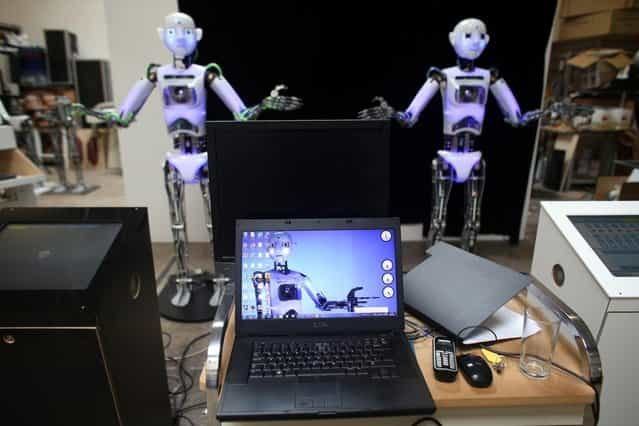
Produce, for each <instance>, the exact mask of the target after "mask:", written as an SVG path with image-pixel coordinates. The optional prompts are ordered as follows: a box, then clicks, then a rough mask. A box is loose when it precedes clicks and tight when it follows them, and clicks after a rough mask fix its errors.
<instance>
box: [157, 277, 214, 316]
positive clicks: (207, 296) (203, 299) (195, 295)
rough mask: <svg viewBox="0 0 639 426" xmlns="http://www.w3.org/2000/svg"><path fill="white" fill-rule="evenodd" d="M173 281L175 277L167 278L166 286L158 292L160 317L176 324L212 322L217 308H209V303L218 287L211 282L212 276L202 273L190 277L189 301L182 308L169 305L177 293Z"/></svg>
mask: <svg viewBox="0 0 639 426" xmlns="http://www.w3.org/2000/svg"><path fill="white" fill-rule="evenodd" d="M175 279H176V276H175V275H171V276H169V278H168V282H167V284H166V286H165V287H164V288H163V289H162V291H161V292H160V295H159V302H160V315H161V316H162V317H164V318H166V319H168V320H171V321H176V322H205V321H212V320H213V318H214V317H215V311H216V310H217V306H211V305H210V301H211V297H213V294H214V293H215V290H216V288H217V287H218V285H217V284H215V282H214V281H213V275H211V274H209V273H203V274H198V275H195V276H193V277H192V279H193V283H192V284H191V286H192V287H191V300H190V302H189V304H188V305H186V306H184V307H177V306H174V305H173V304H172V303H171V299H172V298H173V296H175V293H176V292H177V288H176V284H175Z"/></svg>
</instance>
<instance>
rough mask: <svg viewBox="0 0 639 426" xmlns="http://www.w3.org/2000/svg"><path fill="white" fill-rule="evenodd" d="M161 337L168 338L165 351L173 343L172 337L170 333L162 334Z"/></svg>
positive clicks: (164, 332)
mask: <svg viewBox="0 0 639 426" xmlns="http://www.w3.org/2000/svg"><path fill="white" fill-rule="evenodd" d="M162 336H167V337H168V338H169V341H168V342H167V343H166V344H165V345H164V350H167V349H168V348H169V346H171V343H172V342H173V336H171V333H167V332H166V331H163V332H162Z"/></svg>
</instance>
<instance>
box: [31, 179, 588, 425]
mask: <svg viewBox="0 0 639 426" xmlns="http://www.w3.org/2000/svg"><path fill="white" fill-rule="evenodd" d="M86 179H87V182H89V183H91V184H97V185H100V186H101V187H100V189H98V190H97V191H95V192H93V193H90V194H88V195H85V196H76V195H44V196H41V197H40V198H39V205H40V206H109V207H114V206H124V205H126V201H125V198H124V185H123V182H122V178H121V177H120V176H117V175H114V174H111V173H108V172H105V171H87V172H86ZM533 197H542V198H544V199H548V198H556V196H555V195H554V194H550V193H543V192H539V191H536V192H534V193H533ZM588 198H589V195H588V194H584V193H582V192H573V193H567V194H563V195H562V199H571V200H577V199H588ZM538 217H539V198H533V200H532V201H531V203H530V210H529V216H528V224H527V225H526V232H525V238H524V240H522V241H521V242H520V243H519V244H517V245H511V244H510V243H509V242H508V241H479V242H478V243H477V254H479V255H480V256H483V257H486V258H488V259H491V260H493V261H495V262H497V263H500V264H502V265H504V266H507V267H510V268H512V269H514V270H517V271H521V272H529V271H530V266H531V261H532V254H533V249H534V240H535V235H536V232H537V220H538ZM425 249H426V243H425V242H409V243H404V244H403V245H402V256H403V264H404V268H405V270H410V269H411V268H413V267H414V266H415V265H417V264H419V263H420V262H421V261H422V260H423V259H424V257H425V256H424V252H425ZM173 253H174V250H173V245H172V244H171V243H154V244H153V259H154V264H155V269H156V275H157V276H159V275H160V274H162V273H165V272H167V271H168V272H169V273H170V272H172V271H173V270H174V266H173V267H171V268H167V265H169V264H170V262H171V259H172V257H173ZM211 259H212V252H211V248H210V246H209V244H207V243H192V244H190V245H189V265H190V267H191V268H202V269H206V270H211V269H212V268H213V265H212V260H211ZM163 284H164V283H163V282H158V285H160V286H162V285H163ZM161 321H162V329H163V330H164V331H165V332H167V333H169V334H170V335H171V338H172V341H171V344H170V346H169V347H168V348H167V350H166V353H167V357H177V356H180V355H181V351H182V350H183V348H184V347H185V346H186V345H187V344H188V342H189V341H190V340H191V339H193V338H194V337H196V336H199V335H201V334H202V333H205V332H206V331H207V330H208V327H209V324H208V323H202V324H184V323H177V322H173V321H168V320H165V319H162V320H161ZM166 343H167V338H166V336H165V344H166ZM205 347H206V340H202V341H200V342H198V343H197V344H196V345H195V346H194V347H193V348H192V350H191V352H190V353H191V354H197V355H195V356H192V357H190V358H188V360H186V363H185V365H186V367H187V369H188V370H189V371H190V372H191V373H192V375H193V376H194V377H196V378H199V374H200V372H201V370H202V366H203V364H204V361H205V352H202V351H203V350H204V349H205ZM167 371H168V374H169V381H170V386H172V387H175V386H176V383H177V379H176V377H177V369H176V366H175V363H172V362H167ZM204 401H205V396H204V394H202V393H201V392H199V389H198V387H197V384H196V386H195V388H194V390H193V391H192V392H191V393H190V394H189V399H188V400H187V402H186V405H187V406H188V405H192V404H197V403H199V402H204ZM188 415H189V417H190V418H191V420H193V422H194V423H195V424H197V425H202V426H203V425H206V414H205V411H204V410H194V411H191V412H189V413H188ZM588 416H589V415H588ZM186 423H187V422H186V421H185V422H183V424H186ZM585 424H586V425H590V424H593V422H592V419H591V418H587V421H586V423H585Z"/></svg>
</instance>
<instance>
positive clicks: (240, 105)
mask: <svg viewBox="0 0 639 426" xmlns="http://www.w3.org/2000/svg"><path fill="white" fill-rule="evenodd" d="M206 80H207V81H208V82H209V87H211V90H213V92H215V94H216V95H217V97H218V98H220V100H221V101H222V102H223V103H224V105H225V106H226V108H228V109H229V111H231V112H232V113H233V116H234V117H235V119H236V120H242V121H244V119H245V118H244V117H245V115H244V114H245V111H247V108H246V105H245V104H244V102H243V101H242V99H241V98H240V96H239V95H238V94H237V92H236V91H235V89H233V86H231V84H230V83H229V82H228V80H227V79H225V78H224V76H223V75H222V68H220V66H219V65H217V64H209V65H207V66H206Z"/></svg>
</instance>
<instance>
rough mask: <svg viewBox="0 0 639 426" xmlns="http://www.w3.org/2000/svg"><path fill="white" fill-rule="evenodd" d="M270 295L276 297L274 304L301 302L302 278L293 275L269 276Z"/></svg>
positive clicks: (276, 274) (274, 274) (275, 274)
mask: <svg viewBox="0 0 639 426" xmlns="http://www.w3.org/2000/svg"><path fill="white" fill-rule="evenodd" d="M270 278H271V295H272V296H276V297H275V300H276V303H281V302H288V301H293V300H301V298H302V285H303V280H304V278H303V277H302V276H301V275H299V274H295V273H290V274H281V273H277V272H275V273H272V274H271V277H270Z"/></svg>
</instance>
